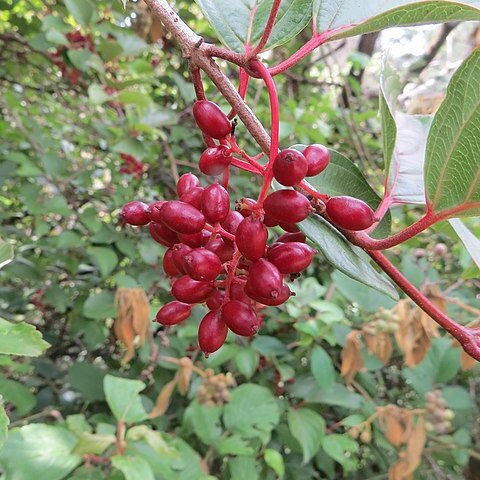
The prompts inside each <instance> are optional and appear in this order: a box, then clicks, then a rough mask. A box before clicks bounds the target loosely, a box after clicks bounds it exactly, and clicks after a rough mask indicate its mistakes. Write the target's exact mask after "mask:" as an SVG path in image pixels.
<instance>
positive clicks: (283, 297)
mask: <svg viewBox="0 0 480 480" xmlns="http://www.w3.org/2000/svg"><path fill="white" fill-rule="evenodd" d="M245 293H246V294H247V295H248V296H249V297H250V298H251V299H252V300H255V301H256V302H258V303H261V304H262V305H268V306H269V307H276V306H278V305H281V304H282V303H285V302H286V301H287V300H288V299H289V298H290V295H291V294H292V292H291V291H290V289H289V288H288V285H286V284H285V283H284V284H283V285H282V287H281V288H280V290H279V292H278V296H277V297H276V298H267V297H262V296H261V295H259V294H258V292H256V291H255V290H254V289H253V288H252V287H251V286H250V285H249V284H248V283H247V285H245Z"/></svg>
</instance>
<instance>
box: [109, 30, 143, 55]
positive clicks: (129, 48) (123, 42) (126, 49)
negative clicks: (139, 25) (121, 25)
mask: <svg viewBox="0 0 480 480" xmlns="http://www.w3.org/2000/svg"><path fill="white" fill-rule="evenodd" d="M115 37H116V39H117V42H118V43H119V44H120V46H121V47H122V50H123V54H124V55H126V56H127V57H130V56H131V57H135V56H137V55H140V54H141V53H143V52H145V51H146V50H148V44H147V43H145V42H144V41H143V40H142V39H141V38H140V37H138V36H137V35H131V34H128V33H116V34H115Z"/></svg>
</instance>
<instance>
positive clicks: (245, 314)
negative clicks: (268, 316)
mask: <svg viewBox="0 0 480 480" xmlns="http://www.w3.org/2000/svg"><path fill="white" fill-rule="evenodd" d="M222 320H223V321H224V322H225V323H226V325H227V327H228V328H229V329H230V330H231V331H232V332H233V333H236V334H237V335H241V336H242V337H253V335H255V334H256V333H257V332H258V329H259V328H260V320H259V318H258V317H257V314H256V313H255V310H254V309H253V308H252V307H250V306H249V305H247V304H246V303H243V302H239V301H238V300H231V301H230V302H227V303H226V304H225V305H224V306H223V307H222Z"/></svg>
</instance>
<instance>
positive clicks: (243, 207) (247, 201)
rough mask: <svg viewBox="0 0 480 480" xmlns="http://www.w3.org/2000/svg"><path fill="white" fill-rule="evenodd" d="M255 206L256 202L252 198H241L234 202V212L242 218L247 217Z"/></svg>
mask: <svg viewBox="0 0 480 480" xmlns="http://www.w3.org/2000/svg"><path fill="white" fill-rule="evenodd" d="M256 205H257V202H256V201H255V200H254V199H253V198H241V199H240V200H237V201H236V202H235V210H236V211H237V212H240V213H241V214H242V215H243V216H244V217H249V216H250V215H251V213H252V212H253V210H254V209H255V206H256Z"/></svg>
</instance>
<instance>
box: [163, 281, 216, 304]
mask: <svg viewBox="0 0 480 480" xmlns="http://www.w3.org/2000/svg"><path fill="white" fill-rule="evenodd" d="M214 290H215V287H214V285H213V282H199V281H197V280H193V278H190V277H189V276H188V275H184V276H183V277H180V278H179V279H178V280H175V282H174V283H173V285H172V295H173V296H174V297H175V298H176V299H177V300H178V301H179V302H183V303H203V302H205V301H206V300H207V299H208V298H209V297H210V295H212V293H213V292H214Z"/></svg>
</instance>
